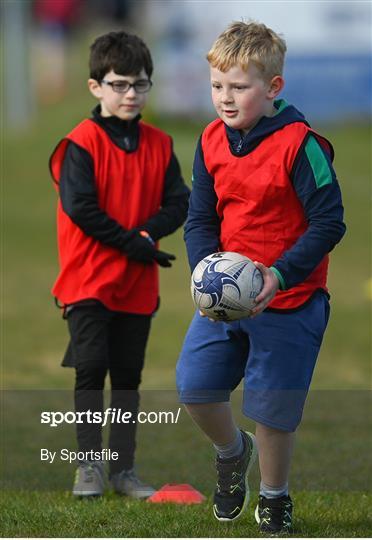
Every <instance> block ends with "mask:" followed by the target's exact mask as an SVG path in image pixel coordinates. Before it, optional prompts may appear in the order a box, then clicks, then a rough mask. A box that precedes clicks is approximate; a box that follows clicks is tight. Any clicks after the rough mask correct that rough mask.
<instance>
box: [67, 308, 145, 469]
mask: <svg viewBox="0 0 372 540" xmlns="http://www.w3.org/2000/svg"><path fill="white" fill-rule="evenodd" d="M67 322H68V327H69V332H70V338H71V339H70V344H69V347H68V349H67V352H66V356H65V359H64V362H63V365H69V366H74V367H75V369H76V380H75V410H76V411H77V412H78V411H79V412H85V411H88V410H91V411H92V413H93V412H95V411H100V412H102V411H103V407H104V403H103V390H104V385H105V378H106V375H107V373H109V376H110V381H111V402H110V407H111V408H116V409H122V412H127V411H129V412H131V413H132V418H134V419H135V418H136V415H137V412H138V407H139V392H138V387H139V385H140V382H141V371H142V368H143V365H144V358H145V349H146V344H147V340H148V336H149V332H150V325H151V315H135V314H130V313H121V312H115V311H110V310H109V309H107V308H105V307H104V306H103V305H102V304H100V303H98V302H97V303H93V304H92V305H78V306H75V307H74V308H73V309H72V310H71V311H70V312H69V313H68V316H67ZM136 426H137V423H136V422H129V423H110V434H109V448H110V449H111V450H112V451H115V452H118V454H119V459H118V460H117V461H111V462H110V473H111V474H113V473H116V472H119V471H121V470H122V469H130V468H132V467H133V463H134V453H135V447H136V440H135V439H136ZM76 430H77V440H78V446H79V450H81V451H89V450H93V451H100V450H101V449H102V425H101V424H100V423H88V422H86V421H84V422H83V423H77V424H76Z"/></svg>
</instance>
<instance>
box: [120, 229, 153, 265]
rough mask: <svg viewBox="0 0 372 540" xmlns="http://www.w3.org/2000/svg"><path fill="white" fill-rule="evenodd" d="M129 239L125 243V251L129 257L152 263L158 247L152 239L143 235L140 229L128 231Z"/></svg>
mask: <svg viewBox="0 0 372 540" xmlns="http://www.w3.org/2000/svg"><path fill="white" fill-rule="evenodd" d="M128 233H129V234H128V239H127V240H126V242H125V244H124V252H125V254H126V255H127V257H128V258H129V259H132V260H134V261H138V262H141V263H144V264H149V263H152V262H153V260H154V255H155V253H156V248H155V247H154V245H153V244H152V242H151V241H150V240H148V239H147V238H145V237H144V236H142V235H141V234H140V233H139V231H135V230H133V231H128Z"/></svg>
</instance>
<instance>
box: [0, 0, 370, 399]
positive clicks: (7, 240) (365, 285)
mask: <svg viewBox="0 0 372 540" xmlns="http://www.w3.org/2000/svg"><path fill="white" fill-rule="evenodd" d="M249 18H253V19H255V20H258V21H261V22H264V23H265V24H266V25H268V26H270V27H271V28H273V29H274V30H275V31H276V32H278V33H281V34H282V35H283V36H284V38H285V39H286V42H287V46H288V50H289V52H288V58H287V63H286V68H285V79H286V87H285V89H284V91H283V94H282V97H284V98H286V99H287V100H288V101H289V102H292V103H294V104H295V105H296V106H297V107H298V108H299V109H300V110H302V112H304V113H305V115H306V117H307V118H308V120H309V121H310V123H311V125H312V126H313V127H314V128H315V129H317V130H318V131H320V133H321V134H323V135H324V136H326V137H329V138H330V139H331V141H332V142H333V144H334V148H335V153H336V158H335V168H336V171H337V173H338V177H339V181H340V184H341V188H342V191H343V197H344V206H345V220H346V223H347V225H348V232H347V235H346V236H345V238H344V240H343V242H342V244H341V245H340V246H338V247H337V248H336V249H335V251H334V253H333V254H332V257H331V269H330V279H329V286H330V291H331V294H332V318H331V322H330V324H329V329H328V332H327V335H326V338H325V342H324V347H323V350H322V353H321V357H320V359H319V363H318V366H317V370H316V374H315V379H314V384H313V390H366V389H369V388H370V385H371V361H370V359H371V357H370V300H371V297H372V283H371V279H370V277H371V269H370V260H371V259H370V232H371V229H370V180H371V162H370V148H371V147H370V145H371V132H370V120H371V56H370V54H371V4H370V3H369V2H364V1H357V0H356V1H353V2H333V1H324V2H316V1H304V2H302V1H298V2H290V1H287V2H286V1H280V2H279V1H266V2H253V1H252V2H251V1H239V2H235V1H229V2H219V1H187V0H186V1H173V0H168V1H158V0H147V1H146V0H136V1H125V0H33V1H31V0H2V2H1V22H2V43H1V50H2V67H1V73H2V100H1V104H2V129H1V136H2V143H1V148H2V180H3V182H2V196H1V200H2V274H3V279H2V297H3V299H2V317H3V322H2V338H3V340H2V354H1V356H2V366H3V370H2V374H3V387H4V388H6V389H40V390H42V389H44V390H46V389H72V385H73V375H74V374H73V372H72V370H66V369H62V368H61V367H60V361H61V358H62V355H63V353H64V349H65V346H66V343H67V328H66V324H65V322H64V321H63V320H62V318H61V312H60V311H58V310H57V309H56V308H55V306H54V302H53V298H52V296H51V294H50V288H51V286H52V284H53V282H54V280H55V278H56V275H57V272H58V264H57V249H56V226H55V207H56V193H55V190H54V188H53V184H52V181H51V178H50V176H49V172H48V159H49V156H50V154H51V152H52V151H53V149H54V147H55V146H56V144H57V142H58V141H59V140H60V139H61V138H62V137H63V136H65V134H66V133H68V132H69V131H70V130H71V129H72V127H73V126H74V125H76V124H77V123H78V122H79V121H81V120H82V119H83V118H85V117H87V116H89V115H90V111H91V109H92V108H93V107H94V106H95V102H94V100H93V98H92V97H91V96H90V94H88V90H87V84H86V81H87V79H88V76H89V74H88V52H89V51H88V49H89V45H90V44H91V43H92V41H93V40H94V39H95V37H97V36H98V35H100V34H103V33H105V32H107V31H110V30H116V29H125V30H127V31H130V32H134V33H138V34H139V35H140V36H141V37H142V38H143V39H144V40H145V41H146V42H147V44H148V45H149V46H150V48H151V50H152V53H153V58H154V64H155V74H154V87H153V90H152V93H151V96H150V99H149V106H148V107H147V109H146V111H145V114H144V117H145V119H146V120H148V121H150V122H153V123H154V124H156V125H157V126H159V127H160V128H162V129H164V130H165V131H167V132H168V133H170V135H172V137H173V138H174V143H175V150H176V153H177V155H178V157H179V159H180V162H181V165H182V170H183V174H184V177H185V178H186V180H187V182H189V180H190V178H191V167H192V160H193V153H194V148H195V144H196V141H197V138H198V136H199V135H200V133H201V131H202V129H203V126H205V125H206V123H207V122H209V121H210V120H212V119H213V118H214V113H213V110H212V108H211V104H210V91H209V82H208V65H207V62H206V60H205V55H206V52H207V51H208V49H209V47H210V45H211V44H212V42H213V40H214V39H215V38H216V37H217V35H218V34H219V33H220V32H221V31H222V30H223V29H224V28H225V27H226V26H227V24H228V23H230V22H231V21H233V20H241V19H249ZM162 247H163V249H165V250H167V251H170V252H174V253H175V254H176V255H177V262H176V264H175V265H174V267H173V268H172V269H171V270H162V271H161V281H162V283H161V287H162V288H161V309H160V311H159V313H158V314H157V316H156V317H155V319H154V324H153V331H152V335H151V339H150V343H149V348H148V354H147V365H146V367H145V370H144V380H143V388H144V389H156V390H162V389H169V390H172V389H174V387H175V383H174V368H175V364H176V361H177V356H178V353H179V350H180V348H181V345H182V340H183V337H184V334H185V332H186V329H187V326H188V323H189V321H190V319H191V317H192V314H193V307H192V302H191V297H190V294H189V268H188V265H187V261H186V255H185V249H184V244H183V240H182V231H178V232H177V233H176V234H175V235H173V236H171V237H170V238H167V239H165V240H164V241H163V242H162Z"/></svg>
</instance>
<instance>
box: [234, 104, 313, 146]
mask: <svg viewBox="0 0 372 540" xmlns="http://www.w3.org/2000/svg"><path fill="white" fill-rule="evenodd" d="M274 107H275V108H276V109H277V112H276V113H275V114H274V116H270V117H269V116H263V117H262V118H261V119H260V120H259V121H258V122H257V124H256V125H255V126H254V128H253V129H251V130H250V131H249V132H248V133H247V134H246V135H242V134H241V132H240V131H239V130H238V129H233V128H231V127H229V126H227V125H226V124H225V129H226V135H227V138H228V140H229V144H230V149H231V152H232V153H233V154H234V155H236V156H245V155H247V154H249V152H252V150H254V149H255V148H256V147H257V146H258V145H259V144H260V142H261V141H263V140H264V139H266V137H268V136H269V135H271V133H274V132H275V131H278V130H279V129H281V128H283V127H284V126H287V125H288V124H293V123H294V122H303V123H304V124H306V125H307V126H310V124H309V123H308V122H307V121H306V120H305V117H304V115H303V114H302V113H301V112H300V111H298V110H297V109H296V107H294V106H293V105H290V104H288V103H287V102H286V101H285V100H284V99H278V100H276V101H274Z"/></svg>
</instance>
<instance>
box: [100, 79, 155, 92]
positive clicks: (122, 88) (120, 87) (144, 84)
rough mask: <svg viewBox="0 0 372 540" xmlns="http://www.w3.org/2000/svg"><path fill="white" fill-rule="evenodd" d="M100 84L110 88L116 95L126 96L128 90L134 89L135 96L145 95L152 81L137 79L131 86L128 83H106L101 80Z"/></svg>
mask: <svg viewBox="0 0 372 540" xmlns="http://www.w3.org/2000/svg"><path fill="white" fill-rule="evenodd" d="M101 83H102V84H107V86H111V88H112V89H113V91H114V92H117V93H118V94H126V93H127V92H128V90H129V89H130V88H134V90H135V91H136V93H137V94H145V93H146V92H148V91H149V90H150V88H151V87H152V81H150V80H149V79H139V80H138V81H136V82H135V83H133V84H131V83H130V82H128V81H106V80H105V79H102V81H101Z"/></svg>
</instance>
